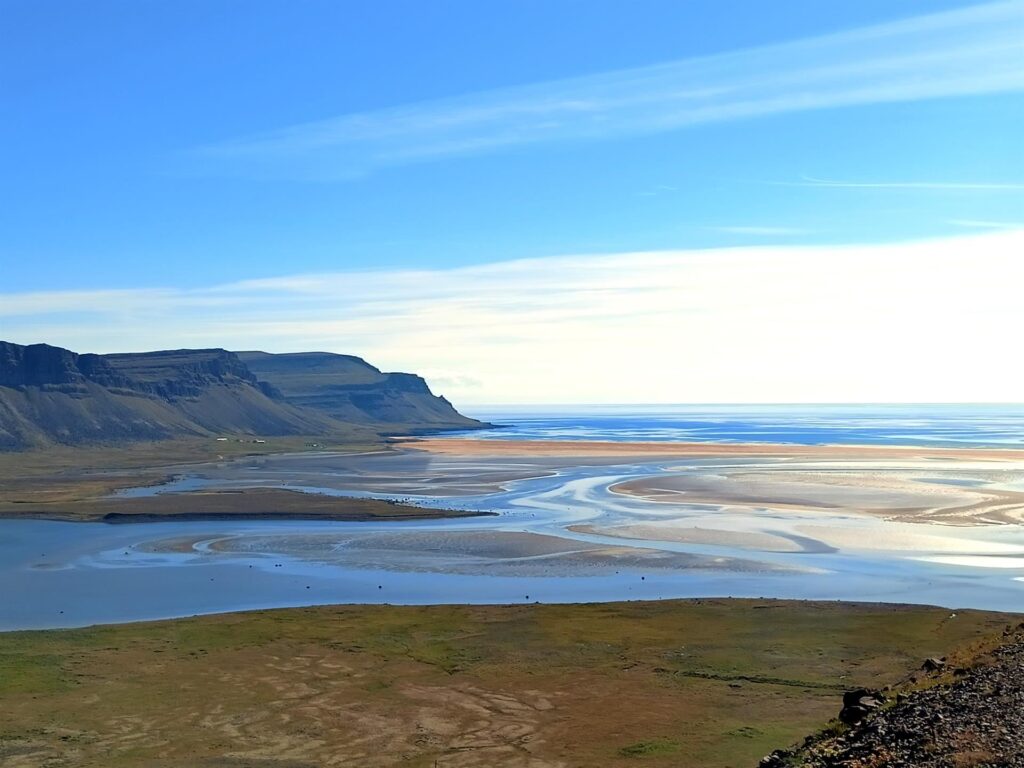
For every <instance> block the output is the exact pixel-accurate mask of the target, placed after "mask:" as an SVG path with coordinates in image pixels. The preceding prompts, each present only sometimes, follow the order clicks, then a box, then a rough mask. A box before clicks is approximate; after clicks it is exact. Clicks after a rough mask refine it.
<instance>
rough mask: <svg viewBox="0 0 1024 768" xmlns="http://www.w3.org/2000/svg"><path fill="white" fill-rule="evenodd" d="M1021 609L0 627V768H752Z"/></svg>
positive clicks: (575, 613)
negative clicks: (861, 690)
mask: <svg viewBox="0 0 1024 768" xmlns="http://www.w3.org/2000/svg"><path fill="white" fill-rule="evenodd" d="M1011 621H1013V622H1014V623H1016V621H1019V617H1011V616H1007V615H1002V614H992V613H984V612H978V611H963V612H957V613H956V615H955V616H954V615H951V612H950V611H949V610H945V609H939V608H928V607H907V606H884V605H868V604H849V603H845V604H843V603H807V602H786V601H775V600H710V599H707V600H689V601H664V602H635V603H616V604H591V605H530V606H428V607H414V606H408V607H400V606H343V607H321V608H304V609H286V610H276V611H262V612H254V613H239V614H226V615H218V616H206V617H197V618H189V619H180V620H174V621H160V622H151V623H142V624H130V625H121V626H107V627H96V628H88V629H76V630H59V631H45V632H14V633H6V634H2V635H0V763H2V764H3V765H4V766H9V768H36V767H41V766H54V767H56V766H104V767H106V766H110V767H111V768H117V767H119V766H150V767H152V768H157V767H159V768H186V766H187V767H188V768H193V767H196V766H198V767H199V768H203V767H204V766H206V767H212V766H217V767H218V768H228V767H231V768H242V767H243V766H248V767H249V768H313V767H314V766H335V765H339V766H340V765H352V766H370V767H372V766H393V765H408V766H413V767H420V768H429V767H431V766H439V767H440V766H446V767H448V768H451V767H453V766H517V767H518V766H522V767H524V768H550V767H553V766H566V767H569V766H641V765H642V766H652V767H653V766H673V767H674V768H685V767H686V766H693V767H695V768H696V767H697V766H699V767H700V768H715V767H724V766H753V765H755V764H756V762H757V760H758V758H759V757H760V756H762V755H763V754H765V753H767V752H768V751H770V750H771V749H772V748H775V747H778V746H783V745H786V744H788V743H790V742H792V741H794V740H797V739H798V738H800V737H802V736H803V735H805V734H806V733H809V732H811V731H814V730H815V729H817V728H820V727H821V726H823V725H825V724H826V723H827V722H828V721H829V719H830V718H831V717H832V716H834V715H835V714H836V712H837V711H838V708H839V703H840V694H841V692H842V691H843V690H844V689H847V688H851V687H855V686H862V685H863V686H882V685H885V684H888V683H894V682H897V681H900V680H904V679H906V678H907V677H908V675H910V674H911V673H912V672H913V671H914V670H916V669H917V668H919V666H920V663H921V661H922V659H923V658H925V657H927V656H933V655H947V656H950V657H951V661H956V658H957V656H958V655H959V656H961V657H963V658H967V657H969V656H971V655H972V654H973V652H974V649H976V648H977V647H979V646H981V645H984V644H986V643H990V642H992V640H991V638H992V637H995V636H997V634H998V632H999V631H1000V630H1001V629H1002V628H1003V627H1004V626H1005V625H1006V624H1007V623H1008V622H1011Z"/></svg>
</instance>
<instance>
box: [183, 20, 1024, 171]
mask: <svg viewBox="0 0 1024 768" xmlns="http://www.w3.org/2000/svg"><path fill="white" fill-rule="evenodd" d="M1022 28H1024V2H1022V1H1021V0H1004V1H1003V2H995V3H989V4H985V5H977V6H971V7H968V8H964V9H960V10H954V11H948V12H943V13H936V14H931V15H923V16H918V17H914V18H910V19H906V20H902V21H897V22H892V23H886V24H880V25H876V26H871V27H865V28H861V29H856V30H850V31H844V32H840V33H836V34H830V35H825V36H820V37H814V38H808V39H803V40H797V41H793V42H787V43H782V44H778V45H771V46H766V47H760V48H751V49H744V50H737V51H733V52H728V53H723V54H718V55H713V56H704V57H695V58H687V59H680V60H677V61H671V62H667V63H664V64H658V65H654V66H647V67H639V68H635V69H625V70H618V71H613V72H606V73H602V74H595V75H591V76H586V77H577V78H571V79H564V80H553V81H548V82H540V83H534V84H531V85H524V86H520V87H514V88H504V89H499V90H492V91H486V92H481V93H475V94H470V95H465V96H461V97H455V98H449V99H439V100H433V101H424V102H420V103H415V104H407V105H402V106H396V107H393V108H389V109H382V110H376V111H370V112H362V113H356V114H344V115H340V116H337V117H332V118H330V119H325V120H318V121H315V122H309V123H303V124H299V125H292V126H288V127H285V128H281V129H279V130H272V131H268V132H266V133H261V134H257V135H251V136H243V137H240V138H234V139H230V140H227V141H223V142H220V143H217V144H213V145H209V146H205V147H201V148H198V149H196V150H194V151H192V152H190V153H189V157H188V158H187V161H188V164H191V165H192V166H193V167H194V169H195V170H197V171H198V172H202V173H214V174H221V173H226V174H241V175H252V176H271V177H290V178H294V177H298V178H309V179H344V178H348V177H352V176H357V175H360V174H363V173H366V172H368V171H371V170H374V169H376V168H381V167H386V166H392V165H399V164H405V163H412V162H422V161H427V160H433V159H437V158H444V157H454V156H462V155H472V154H479V153H486V152H493V151H497V150H501V149H506V148H510V147H516V146H521V145H530V144H541V143H550V142H565V141H592V140H598V139H605V138H613V137H620V136H630V135H642V134H651V133H658V132H664V131H670V130H675V129H679V128H683V127H685V126H689V125H696V124H700V123H708V122H716V121H728V120H741V119H747V118H752V117H757V116H761V115H770V114H776V113H783V112H795V111H802V110H814V109H824V108H832V107H844V106H852V105H861V104H874V103H882V102H898V101H912V100H919V99H930V98H938V97H948V96H962V95H970V94H982V93H997V92H1004V91H1015V90H1020V89H1022V88H1024V56H1021V49H1020V34H1021V29H1022Z"/></svg>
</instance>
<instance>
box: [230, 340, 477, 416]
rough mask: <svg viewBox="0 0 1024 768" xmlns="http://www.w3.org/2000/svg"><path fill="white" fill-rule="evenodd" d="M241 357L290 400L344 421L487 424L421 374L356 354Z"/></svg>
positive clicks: (241, 354) (243, 354)
mask: <svg viewBox="0 0 1024 768" xmlns="http://www.w3.org/2000/svg"><path fill="white" fill-rule="evenodd" d="M238 357H239V359H241V360H242V362H244V363H245V364H246V365H247V366H248V367H249V369H250V370H251V371H253V373H255V374H256V376H257V377H258V378H260V379H262V380H264V381H267V382H269V383H270V384H272V385H273V386H274V387H276V388H277V389H278V390H280V391H281V393H282V394H283V395H284V397H285V399H286V400H287V401H288V402H290V403H292V404H294V405H299V406H302V407H305V408H315V409H317V410H320V411H323V412H325V413H327V414H329V415H331V416H332V417H334V418H336V419H340V420H342V421H347V422H352V423H356V424H372V425H376V426H377V427H379V428H382V429H384V430H386V431H394V432H398V431H416V430H431V429H473V428H476V427H480V426H483V425H482V424H481V423H480V422H479V421H477V420H476V419H470V418H468V417H466V416H463V415H462V414H461V413H459V412H458V411H456V410H455V408H453V407H452V404H451V403H449V402H448V401H447V400H446V399H445V398H443V397H438V396H436V395H435V394H434V393H433V392H431V391H430V387H429V386H427V382H426V381H424V380H423V378H421V377H420V376H416V375H415V374H411V373H383V372H381V371H380V370H379V369H377V368H375V367H374V366H372V365H370V364H369V363H367V362H366V361H365V360H362V359H361V358H358V357H353V356H351V355H336V354H332V353H329V352H298V353H291V354H280V355H274V354H269V353H267V352H239V353H238Z"/></svg>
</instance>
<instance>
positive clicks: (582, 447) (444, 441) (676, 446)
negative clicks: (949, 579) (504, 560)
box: [397, 438, 1024, 462]
mask: <svg viewBox="0 0 1024 768" xmlns="http://www.w3.org/2000/svg"><path fill="white" fill-rule="evenodd" d="M397 444H398V445H399V446H401V447H402V448H404V449H407V450H418V451H429V452H430V453H433V454H438V455H447V456H523V457H536V456H574V457H580V456H606V457H616V456H617V457H637V456H645V457H660V456H667V457H672V456H707V457H717V456H723V457H734V458H744V457H765V456H777V457H804V458H841V457H845V458H850V459H867V458H877V459H886V458H888V459H894V458H895V459H906V458H921V459H946V460H949V461H982V462H987V461H993V462H1005V461H1024V451H1022V450H1016V449H1003V448H945V447H928V446H913V445H908V446H888V445H884V446H883V445H790V444H772V443H668V442H648V443H639V442H638V443H628V442H613V441H598V440H475V439H472V438H405V439H402V440H399V441H397Z"/></svg>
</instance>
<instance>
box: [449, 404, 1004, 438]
mask: <svg viewBox="0 0 1024 768" xmlns="http://www.w3.org/2000/svg"><path fill="white" fill-rule="evenodd" d="M463 410H464V412H466V413H467V414H468V415H470V416H473V417H475V418H478V419H482V420H484V421H487V422H490V423H492V424H496V425H501V428H499V429H489V430H484V431H475V432H470V433H464V432H456V433H451V436H453V437H456V436H464V435H467V434H468V435H472V436H473V437H474V438H480V439H485V440H486V439H491V440H613V441H695V442H718V443H793V444H798V445H827V444H840V445H936V446H965V447H966V446H978V447H996V448H1010V447H1016V446H1024V404H1020V403H1017V404H998V405H677V406H672V405H668V406H666V405H652V406H638V405H608V406H585V407H581V406H546V407H538V406H522V407H509V406H493V407H487V406H477V407H475V408H473V407H469V408H465V409H463Z"/></svg>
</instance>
